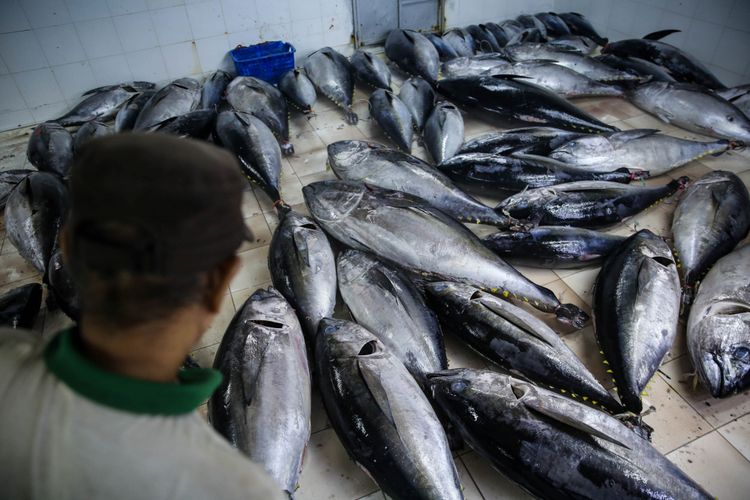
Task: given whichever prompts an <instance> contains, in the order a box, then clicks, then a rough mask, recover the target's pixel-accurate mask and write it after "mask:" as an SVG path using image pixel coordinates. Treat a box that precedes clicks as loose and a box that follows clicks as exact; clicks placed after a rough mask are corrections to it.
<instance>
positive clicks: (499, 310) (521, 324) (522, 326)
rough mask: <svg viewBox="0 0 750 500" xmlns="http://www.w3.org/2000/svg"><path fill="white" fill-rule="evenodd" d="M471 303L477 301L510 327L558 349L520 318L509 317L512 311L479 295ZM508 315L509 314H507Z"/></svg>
mask: <svg viewBox="0 0 750 500" xmlns="http://www.w3.org/2000/svg"><path fill="white" fill-rule="evenodd" d="M480 293H481V292H480ZM475 295H476V294H475ZM503 296H505V293H503ZM471 301H472V302H473V301H477V302H478V303H479V304H480V305H481V306H482V307H484V308H485V309H487V310H489V311H491V312H493V313H494V314H497V315H500V316H502V317H503V319H505V320H506V321H507V322H509V323H511V324H512V325H515V326H517V327H518V328H519V329H521V330H523V331H524V332H525V333H527V334H529V335H531V336H532V337H534V338H536V339H538V340H540V341H542V342H544V343H545V344H547V345H548V346H549V347H552V348H557V347H558V346H556V345H552V344H551V343H550V342H549V340H547V339H546V338H544V337H543V336H541V335H539V333H538V332H537V330H536V328H534V327H533V325H529V324H527V323H526V322H525V321H523V319H522V318H520V317H518V316H516V315H511V314H512V310H510V309H502V308H501V307H499V306H498V305H497V303H496V302H494V301H492V300H484V299H483V297H482V296H481V295H479V296H478V297H476V298H475V297H474V296H472V298H471ZM509 313H511V314H509Z"/></svg>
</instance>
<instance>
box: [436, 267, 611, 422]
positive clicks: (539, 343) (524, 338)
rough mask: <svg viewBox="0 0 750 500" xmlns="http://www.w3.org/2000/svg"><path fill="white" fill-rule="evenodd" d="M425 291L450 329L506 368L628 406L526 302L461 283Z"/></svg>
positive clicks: (605, 403)
mask: <svg viewBox="0 0 750 500" xmlns="http://www.w3.org/2000/svg"><path fill="white" fill-rule="evenodd" d="M425 293H426V295H427V297H428V300H429V301H430V304H431V305H432V308H433V310H434V311H435V312H436V313H437V314H438V317H439V318H440V321H441V324H442V325H444V327H445V328H447V329H448V328H449V331H451V332H452V333H454V334H455V335H458V336H459V337H460V338H461V339H462V340H463V341H464V342H466V343H467V344H468V345H469V346H470V347H471V348H472V349H474V350H476V351H477V352H478V353H479V354H481V355H482V356H484V357H486V358H487V359H489V360H490V361H492V362H493V363H495V364H497V365H498V366H499V367H501V368H502V369H503V370H504V371H508V372H510V373H515V374H518V376H521V377H524V378H526V379H528V380H532V381H534V382H536V383H538V384H540V385H544V386H547V387H550V388H551V387H554V388H555V389H557V390H560V389H562V391H564V392H565V393H567V394H570V395H571V396H572V397H574V398H582V399H583V400H584V401H586V402H587V403H588V404H593V405H594V406H601V407H603V408H604V409H606V410H607V411H613V412H617V413H619V412H621V411H622V406H620V404H619V403H618V402H617V400H616V399H615V398H614V397H612V396H611V395H610V394H609V393H608V392H607V390H606V389H605V388H604V387H602V385H601V384H600V383H599V381H598V380H596V377H594V375H592V374H591V372H590V371H589V370H588V368H586V366H584V364H583V363H582V362H581V360H580V359H578V357H577V356H576V355H575V354H574V353H573V351H571V350H570V349H569V348H568V346H567V345H565V342H563V341H562V340H561V339H560V336H559V335H558V334H557V333H555V331H554V330H552V328H550V327H549V326H547V324H546V323H544V322H543V321H542V320H540V319H539V318H537V317H536V316H534V315H532V314H531V313H529V312H527V311H526V310H524V309H522V308H521V307H518V306H515V305H513V304H511V303H510V302H508V301H505V300H503V299H501V298H499V297H495V296H494V295H490V294H487V293H485V292H482V291H481V290H478V289H477V288H474V287H472V286H468V285H464V284H461V283H451V282H447V281H443V282H435V283H428V284H427V285H425ZM428 377H429V376H428Z"/></svg>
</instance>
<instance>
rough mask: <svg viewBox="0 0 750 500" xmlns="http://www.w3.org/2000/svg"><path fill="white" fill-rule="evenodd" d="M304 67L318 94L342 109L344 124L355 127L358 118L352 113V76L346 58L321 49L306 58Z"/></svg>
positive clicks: (328, 48)
mask: <svg viewBox="0 0 750 500" xmlns="http://www.w3.org/2000/svg"><path fill="white" fill-rule="evenodd" d="M304 66H305V73H307V77H308V78H309V79H310V81H311V82H312V83H313V85H315V88H316V89H318V92H320V93H321V94H323V95H324V96H326V97H327V98H329V99H330V100H332V101H333V102H334V103H336V104H337V105H338V106H339V107H340V108H342V109H343V110H344V118H345V119H346V122H347V123H349V124H350V125H355V124H356V123H357V121H358V120H359V117H358V116H357V113H355V112H354V111H352V99H353V96H354V76H353V75H352V67H351V63H350V62H349V61H348V60H347V58H346V57H344V56H342V55H341V54H339V53H338V52H336V51H335V50H333V49H332V48H330V47H323V48H322V49H320V50H318V51H316V52H313V53H312V54H310V55H309V56H307V59H305V65H304Z"/></svg>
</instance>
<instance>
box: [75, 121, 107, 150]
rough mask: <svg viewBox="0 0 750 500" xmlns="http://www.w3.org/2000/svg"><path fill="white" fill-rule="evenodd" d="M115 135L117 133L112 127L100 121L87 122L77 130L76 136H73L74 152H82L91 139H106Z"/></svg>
mask: <svg viewBox="0 0 750 500" xmlns="http://www.w3.org/2000/svg"><path fill="white" fill-rule="evenodd" d="M114 133H115V131H114V129H113V128H112V127H110V126H109V125H106V124H104V123H102V122H100V121H96V120H94V121H90V122H86V123H84V124H83V125H81V126H80V128H79V129H78V130H76V133H75V135H73V151H74V152H76V151H80V150H81V148H82V147H83V146H84V144H86V143H87V142H88V141H90V140H91V139H96V138H97V137H105V136H108V135H110V134H114Z"/></svg>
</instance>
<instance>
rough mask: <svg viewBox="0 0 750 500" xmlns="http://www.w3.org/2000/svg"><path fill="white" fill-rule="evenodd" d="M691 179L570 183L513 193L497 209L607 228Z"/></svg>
mask: <svg viewBox="0 0 750 500" xmlns="http://www.w3.org/2000/svg"><path fill="white" fill-rule="evenodd" d="M688 181H689V179H688V178H687V177H680V178H679V179H677V180H673V181H671V182H669V183H668V184H666V185H664V186H657V187H641V186H635V185H628V184H618V183H616V182H607V181H580V182H569V183H567V184H559V185H557V186H552V187H545V188H537V189H529V190H528V191H524V192H522V193H518V194H514V195H513V196H511V197H509V198H506V199H505V200H503V201H502V202H500V204H499V205H498V206H497V207H496V209H497V210H501V211H502V212H503V213H505V214H506V215H509V216H511V217H514V218H517V219H522V220H530V221H533V222H535V223H539V224H543V225H554V226H576V227H587V228H599V227H606V226H610V225H612V224H617V223H618V222H621V221H622V220H623V219H625V218H627V217H630V216H632V215H635V214H637V213H638V212H640V211H641V210H644V209H646V208H648V207H650V206H652V205H655V204H656V203H658V202H660V201H661V200H663V199H664V198H667V197H668V196H672V195H673V194H674V193H676V192H677V191H679V190H681V189H684V188H685V186H687V183H688Z"/></svg>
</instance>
